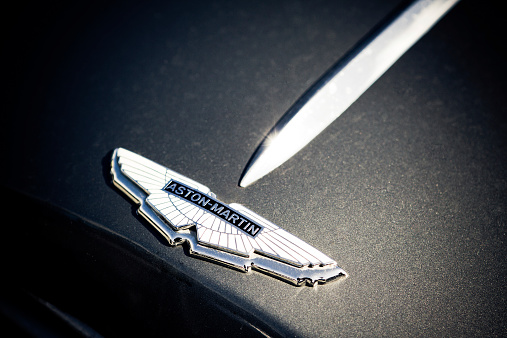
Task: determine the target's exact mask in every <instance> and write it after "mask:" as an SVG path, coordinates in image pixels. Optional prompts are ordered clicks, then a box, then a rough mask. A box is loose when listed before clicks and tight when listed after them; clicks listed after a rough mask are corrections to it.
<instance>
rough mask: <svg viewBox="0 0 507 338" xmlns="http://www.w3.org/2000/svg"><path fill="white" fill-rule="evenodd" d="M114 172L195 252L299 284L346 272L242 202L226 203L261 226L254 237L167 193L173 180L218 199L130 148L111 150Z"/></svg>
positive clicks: (166, 230)
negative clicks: (167, 188)
mask: <svg viewBox="0 0 507 338" xmlns="http://www.w3.org/2000/svg"><path fill="white" fill-rule="evenodd" d="M112 175H113V183H114V184H115V185H116V186H117V187H118V188H120V189H121V190H122V191H123V192H125V193H126V194H127V195H128V196H130V197H131V198H132V199H133V200H134V201H136V202H137V203H139V204H140V205H141V207H140V209H139V214H141V215H142V216H143V217H144V218H145V219H147V220H148V221H149V222H150V223H151V224H152V225H154V226H155V227H156V228H157V230H159V231H160V232H161V233H162V234H163V235H164V236H165V237H166V238H167V239H168V241H169V243H170V244H171V245H175V244H179V243H181V242H183V241H185V240H186V241H188V242H189V244H190V248H191V252H192V253H194V254H196V255H200V256H203V257H206V258H211V259H213V260H216V261H218V262H221V263H224V264H227V265H230V266H232V267H236V268H241V269H242V270H245V271H248V270H250V268H252V267H253V268H255V269H258V270H261V271H264V272H266V273H269V274H272V275H276V276H278V277H281V278H283V279H285V280H289V281H291V282H293V283H294V284H298V285H299V284H301V283H303V282H304V281H307V282H308V283H310V284H313V283H315V282H316V281H319V282H321V283H322V282H325V281H328V280H331V279H334V278H336V277H338V276H344V275H345V272H344V271H343V270H342V269H340V268H339V267H337V266H336V262H335V261H334V260H332V259H331V258H329V257H328V256H326V255H325V254H323V253H322V252H320V251H319V250H317V249H315V248H314V247H312V246H311V245H309V244H307V243H305V242H303V241H302V240H300V239H299V238H297V237H295V236H293V235H292V234H290V233H289V232H287V231H285V230H283V229H281V228H280V227H278V226H277V225H275V224H273V223H271V222H269V221H268V220H266V219H264V218H262V217H261V216H259V215H257V214H256V213H254V212H253V211H251V210H249V209H247V208H246V207H244V206H242V205H240V204H230V205H228V206H227V205H226V206H227V208H228V209H229V210H230V211H231V213H235V214H237V215H242V216H243V217H245V218H246V219H249V220H252V221H253V222H255V223H256V224H258V225H260V226H261V227H262V228H261V230H260V231H259V233H257V234H255V236H252V235H251V234H248V233H246V232H245V231H242V229H241V228H239V227H238V226H237V224H235V223H234V222H231V221H228V220H227V219H226V218H224V217H221V216H219V215H218V214H217V213H213V212H210V211H209V210H206V208H203V207H202V205H199V204H198V203H196V202H192V200H190V199H189V198H188V196H187V199H185V198H183V194H181V196H178V195H177V194H172V193H169V192H168V191H167V190H166V189H165V188H166V187H167V186H168V183H170V182H175V181H176V182H181V183H182V186H186V187H187V188H188V191H192V193H194V195H193V196H196V195H199V198H201V197H202V196H204V197H205V200H206V199H207V200H210V201H216V200H215V199H216V196H215V194H214V193H212V192H211V191H210V189H209V188H208V187H206V186H204V185H202V184H200V183H198V182H196V181H194V180H191V179H189V178H188V177H185V176H183V175H181V174H178V173H177V172H175V171H173V170H170V169H168V168H166V167H164V166H162V165H160V164H157V163H155V162H153V161H150V160H148V159H146V158H144V157H142V156H140V155H137V154H135V153H133V152H131V151H128V150H126V149H123V148H118V149H116V150H115V152H114V154H113V159H112ZM187 195H188V194H187ZM220 203H221V202H220ZM223 205H225V204H223ZM194 229H195V230H194ZM194 231H195V232H194Z"/></svg>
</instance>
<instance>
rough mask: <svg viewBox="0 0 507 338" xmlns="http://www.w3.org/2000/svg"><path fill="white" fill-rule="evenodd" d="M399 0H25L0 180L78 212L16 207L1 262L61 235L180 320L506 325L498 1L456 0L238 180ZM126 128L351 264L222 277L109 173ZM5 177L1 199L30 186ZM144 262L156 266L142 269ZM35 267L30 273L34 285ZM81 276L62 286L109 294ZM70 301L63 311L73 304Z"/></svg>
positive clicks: (386, 328) (277, 326) (296, 330)
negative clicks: (241, 183)
mask: <svg viewBox="0 0 507 338" xmlns="http://www.w3.org/2000/svg"><path fill="white" fill-rule="evenodd" d="M395 5H396V3H395V2H384V1H381V2H370V1H329V2H319V3H318V4H317V3H314V2H302V1H301V2H299V1H288V2H269V3H268V2H259V3H256V4H255V5H253V3H246V4H242V5H241V6H240V4H238V3H237V2H222V1H217V2H213V3H211V2H204V3H200V4H198V5H194V4H192V3H185V4H172V3H152V4H136V3H122V4H121V5H116V6H114V5H107V4H104V3H100V5H99V4H97V5H95V6H94V5H90V4H89V3H87V4H86V5H81V6H80V7H79V6H78V5H77V4H75V3H73V4H70V3H69V4H67V6H70V9H68V10H67V9H65V10H64V9H61V8H60V9H58V8H56V9H55V8H54V7H47V6H46V4H44V6H42V4H41V5H39V7H37V5H35V4H34V7H29V8H26V7H22V8H19V9H18V12H16V11H13V12H12V13H11V14H12V16H13V17H14V18H15V19H16V20H17V21H15V22H16V24H15V25H13V26H10V27H9V29H8V30H6V31H4V33H5V34H7V35H8V38H7V39H6V40H5V51H6V53H5V54H6V55H5V56H6V57H7V62H6V63H5V65H6V70H5V71H6V77H5V79H6V80H5V82H6V83H7V84H9V86H7V88H6V89H5V94H6V95H5V96H6V97H5V101H4V102H5V105H6V110H5V112H6V113H5V115H4V121H3V124H2V126H1V127H0V128H2V133H0V135H1V136H0V137H1V147H2V159H3V165H2V167H1V170H2V171H1V173H2V177H3V178H4V180H3V181H2V183H1V184H2V186H6V187H9V188H12V189H16V190H18V191H22V192H23V193H26V194H28V195H31V196H35V197H36V198H38V199H40V200H42V201H44V203H45V205H52V206H57V207H58V208H62V209H64V210H70V211H72V215H74V216H73V217H74V218H69V221H68V222H53V219H52V218H49V217H47V216H46V215H45V213H42V212H39V211H40V210H39V209H30V210H31V211H32V212H33V210H35V211H36V212H37V214H36V215H33V214H30V212H27V211H30V210H26V209H21V210H22V212H19V213H14V214H16V215H24V216H25V217H19V218H17V219H16V221H14V222H5V224H4V227H3V231H4V235H3V236H2V238H1V239H2V249H6V248H7V249H8V250H6V253H8V254H5V255H2V264H4V265H3V266H11V265H12V263H13V262H17V261H21V258H22V257H27V258H29V259H27V260H24V261H23V262H26V263H27V265H24V266H23V268H24V269H23V271H24V272H25V273H28V272H30V271H31V270H30V269H29V268H30V265H29V263H30V262H31V261H32V259H35V258H38V257H40V256H41V253H42V252H46V251H47V250H51V248H54V247H55V245H54V242H51V241H50V240H52V241H58V240H59V239H62V242H59V243H60V244H61V248H62V250H74V249H75V248H82V250H80V251H79V253H82V256H76V259H75V260H72V261H71V262H72V264H74V265H68V266H66V269H67V270H68V269H70V267H72V266H74V267H76V268H79V267H80V265H79V264H80V263H82V262H83V261H84V262H87V263H88V265H87V267H88V268H87V269H83V270H79V269H78V271H81V274H76V276H77V277H81V278H83V277H86V278H87V279H86V280H87V281H89V280H92V281H93V280H95V278H99V277H100V276H102V277H103V278H106V277H108V276H111V277H114V279H112V280H111V281H110V282H111V284H112V285H115V286H122V285H124V286H126V287H129V289H128V290H139V291H143V292H147V294H149V295H151V296H150V297H148V298H145V297H143V293H139V294H138V293H135V292H132V293H127V296H125V297H121V298H120V299H121V300H122V302H123V303H126V302H127V301H130V302H132V304H136V303H135V301H142V300H144V299H149V300H150V302H147V303H145V304H148V305H149V307H143V308H142V309H143V312H139V313H138V315H139V317H134V315H135V312H132V313H130V315H131V317H129V318H131V320H129V321H126V322H120V323H121V324H122V325H125V326H126V325H129V324H133V323H135V322H136V320H135V318H137V320H138V321H141V320H146V323H147V326H148V327H152V328H155V327H156V328H160V330H162V331H161V332H160V335H164V334H166V335H167V331H171V330H174V329H175V326H172V325H171V326H168V325H167V324H166V323H167V322H169V321H171V320H174V319H175V316H176V315H177V316H176V319H177V320H178V321H179V322H180V325H181V326H184V327H185V329H186V330H187V331H186V332H187V333H190V334H191V333H193V332H197V331H195V327H196V326H197V324H200V325H204V324H205V322H206V320H207V319H209V320H211V321H213V320H214V319H215V318H216V317H207V316H210V315H211V314H214V313H217V312H213V313H209V312H207V311H204V310H202V309H208V307H203V308H201V307H200V306H201V305H202V304H205V303H206V302H211V303H216V304H218V305H219V306H221V308H222V309H225V310H227V309H230V311H231V313H232V314H236V313H245V312H247V313H248V314H249V316H243V317H242V318H247V319H248V320H249V321H250V320H251V321H253V320H254V319H255V320H256V323H257V324H259V323H261V324H263V325H256V326H257V327H261V328H262V330H263V332H266V328H271V331H269V334H271V335H274V336H276V335H277V334H278V335H283V336H328V337H334V336H336V334H337V333H338V334H342V335H344V336H358V335H359V336H361V335H363V336H365V335H372V336H409V335H420V336H456V335H461V336H464V335H468V336H494V335H497V336H501V335H503V334H504V333H505V330H506V324H505V321H504V318H505V314H506V307H505V299H506V297H507V290H506V285H507V263H506V261H505V257H506V256H507V245H506V243H507V238H506V236H507V229H506V219H507V212H506V208H505V206H506V205H507V179H506V172H507V163H506V161H507V160H506V159H507V147H506V146H505V145H506V144H507V143H506V141H507V140H506V135H507V124H506V116H507V115H506V110H505V109H506V108H505V107H507V102H506V100H507V96H506V95H505V93H504V92H505V87H506V86H505V79H507V76H506V75H507V74H506V71H505V55H506V54H505V50H504V49H502V48H505V47H504V46H503V44H501V43H499V41H498V37H499V36H502V35H503V32H502V31H501V30H499V29H501V28H502V27H499V26H495V22H497V20H495V19H501V17H502V15H503V14H502V13H503V12H502V11H500V10H498V8H496V7H495V5H493V4H491V6H484V4H483V3H481V2H479V3H474V2H471V1H466V0H465V1H462V2H461V3H460V4H458V5H457V6H456V7H455V8H454V9H453V10H452V11H451V12H450V13H449V14H448V15H447V16H446V17H445V18H444V19H443V20H441V21H440V22H439V23H438V24H437V25H436V26H435V27H434V29H432V30H431V31H430V32H429V33H428V34H427V35H426V36H425V37H424V38H422V39H421V40H420V41H419V43H418V44H417V45H415V46H414V47H413V48H412V49H411V50H409V51H408V52H407V53H406V54H405V55H404V56H403V57H401V58H400V60H399V61H398V62H397V63H396V64H395V65H393V67H391V69H390V70H389V71H387V72H386V73H385V74H384V76H383V77H382V78H381V79H379V81H377V82H376V83H375V84H374V85H373V86H372V87H371V88H370V90H368V91H367V92H366V93H365V94H364V95H363V96H362V97H361V98H359V99H358V100H357V101H356V102H355V103H354V104H353V105H352V106H351V107H350V108H349V110H348V111H347V112H346V113H344V114H343V115H342V116H341V117H340V123H333V124H331V125H330V127H329V128H328V129H327V130H325V131H324V132H323V133H321V134H320V135H319V136H317V138H315V139H314V141H313V142H312V143H311V144H309V145H308V146H307V147H306V148H305V149H303V151H300V152H299V153H297V154H296V155H295V156H294V157H293V158H291V159H290V160H289V161H287V162H285V163H284V164H283V165H282V166H281V167H280V168H279V169H280V170H277V171H276V172H273V173H272V174H271V175H268V176H266V177H265V178H264V179H263V180H262V182H259V184H256V185H252V186H251V187H250V188H249V189H248V191H245V190H246V189H242V188H239V187H238V186H237V178H238V177H239V175H240V174H241V171H242V169H243V165H244V163H246V161H247V160H248V158H249V156H250V155H251V150H252V148H253V147H255V146H256V145H257V144H259V142H260V141H261V140H262V137H263V135H265V134H266V133H267V132H268V131H269V129H270V128H271V127H272V126H273V125H274V123H275V122H276V121H278V120H279V119H280V118H281V115H282V114H283V112H285V111H286V110H287V109H288V108H289V107H290V105H291V104H292V103H293V102H294V100H296V99H297V98H298V97H300V96H301V95H302V93H304V91H305V90H307V89H308V87H309V86H310V85H311V84H312V83H313V82H315V81H316V80H317V79H318V78H319V77H320V76H321V74H323V73H324V72H325V71H326V70H327V69H328V68H329V67H330V66H331V65H332V64H333V63H334V62H335V60H336V58H337V57H339V56H341V55H343V54H344V53H345V52H346V51H347V50H349V49H350V48H351V47H352V46H353V44H354V43H356V42H357V41H358V39H360V38H361V37H362V36H364V35H365V34H366V33H367V32H368V31H369V30H370V29H371V28H372V27H373V26H374V25H375V24H376V23H377V22H379V21H380V20H381V19H382V18H383V17H385V16H386V15H387V13H388V12H389V11H391V9H392V8H393V7H394V6H395ZM74 6H77V7H74ZM89 6H90V7H89ZM54 11H56V13H54ZM18 13H19V14H18ZM482 13H487V15H485V14H484V15H485V19H482V20H481V19H480V16H481V15H483V14H482ZM498 22H501V20H499V21H498ZM119 144H121V145H122V146H125V147H126V148H129V149H132V150H136V151H138V152H140V153H143V154H150V157H151V158H157V159H158V160H159V161H160V162H162V163H171V164H174V165H173V169H174V170H176V171H178V172H185V174H186V175H188V176H189V177H192V178H193V179H195V180H196V181H198V182H213V186H214V187H217V190H216V191H215V192H216V193H217V195H218V196H220V197H221V198H222V199H224V200H234V201H237V202H240V203H242V204H244V205H248V206H249V207H251V208H252V209H253V210H263V215H264V216H265V217H266V218H268V219H270V220H271V221H273V222H274V223H276V224H282V223H283V224H284V225H285V224H287V226H286V227H285V228H286V229H287V230H288V231H290V232H291V233H293V234H294V235H296V236H298V237H300V238H305V239H306V240H308V242H310V243H312V244H313V245H315V246H316V247H318V248H319V249H320V250H322V251H323V252H326V254H328V255H329V256H331V257H333V258H334V259H336V260H337V261H338V262H340V266H342V267H343V268H344V269H345V270H346V271H347V272H348V273H349V274H350V276H351V277H350V278H347V279H345V280H344V281H343V282H337V283H331V284H328V285H324V286H319V287H318V288H317V289H315V290H314V288H294V287H293V286H291V285H289V284H287V283H283V282H280V281H277V280H275V279H273V278H266V277H265V276H262V275H261V274H252V275H249V276H247V275H245V274H239V273H237V272H236V271H233V270H231V269H228V268H225V267H218V268H219V269H220V274H219V276H218V278H217V274H216V271H217V266H216V265H214V264H210V263H209V262H205V261H201V260H197V259H195V258H192V257H188V256H187V255H185V252H184V250H183V249H180V248H177V249H175V250H168V247H167V245H166V244H165V243H164V241H163V240H162V239H160V238H157V237H156V236H154V232H152V230H151V226H148V225H147V226H146V227H143V226H139V220H137V219H136V218H135V217H133V215H132V214H133V211H134V210H135V209H133V207H132V206H130V205H129V204H128V203H126V201H125V199H124V198H123V197H122V196H121V195H120V194H118V193H117V192H116V191H115V190H114V189H113V188H112V187H111V186H109V185H108V183H107V182H109V180H110V175H109V162H110V154H108V155H107V156H106V155H105V154H106V153H107V152H108V151H112V149H114V148H115V147H116V146H117V145H119ZM203 163H206V165H203ZM3 196H4V197H5V201H4V204H3V205H5V207H6V208H7V210H17V209H14V208H15V207H16V206H18V207H19V205H18V204H19V203H20V202H21V201H23V200H21V199H18V198H17V196H16V195H13V194H4V195H3ZM23 205H29V204H23ZM294 210H297V213H294ZM300 215H304V217H301V216H300ZM28 216H31V217H28ZM32 216H33V217H32ZM37 216H39V217H40V218H37ZM27 219H30V220H34V222H32V221H30V222H26V220H27ZM76 219H82V220H86V222H78V221H76ZM51 224H57V225H58V226H57V225H55V226H53V227H52V228H53V229H55V231H54V233H55V235H54V236H53V237H50V238H48V239H46V240H45V241H44V242H41V241H39V240H38V239H39V237H36V238H35V239H34V240H30V241H28V240H27V238H26V237H23V236H13V235H11V234H12V232H13V229H18V230H19V229H25V231H26V232H27V233H35V234H41V235H44V234H45V231H43V230H46V229H48V228H49V226H50V225H51ZM78 224H82V225H79V226H78ZM90 224H94V225H96V226H97V225H100V227H101V228H102V229H103V230H104V231H102V232H100V233H99V235H96V236H94V238H95V240H96V241H99V242H100V241H102V242H100V243H102V244H103V245H108V246H109V248H110V249H109V251H106V252H108V253H112V254H111V255H109V256H106V257H109V259H104V258H102V257H104V255H105V254H104V253H103V251H102V250H99V249H98V248H99V247H101V246H98V245H97V246H93V245H92V244H90V243H94V242H85V241H81V242H80V241H77V238H84V239H85V240H86V241H88V240H89V238H90V237H91V236H87V234H89V233H90V232H91V230H90V231H87V229H88V228H89V227H90ZM315 224H317V226H315ZM78 229H79V231H78ZM104 232H105V233H107V234H108V235H107V236H106V235H104V234H103V233H104ZM58 234H62V236H58ZM63 234H68V236H63ZM73 234H75V235H74V236H72V235H73ZM41 238H43V237H41ZM64 239H65V240H70V239H72V240H74V241H75V242H74V241H68V242H65V241H63V240H64ZM123 243H128V244H125V245H123ZM35 244H37V246H35ZM36 249H37V250H36ZM39 249H40V250H41V251H39ZM65 252H67V251H64V252H63V253H62V256H63V255H65ZM72 257H74V256H72ZM111 257H115V260H114V261H111V260H110V258H111ZM78 258H79V259H78ZM37 262H38V261H37ZM7 263H9V264H7ZM41 263H44V264H46V266H49V263H51V262H50V261H46V262H41ZM44 264H42V265H38V267H39V268H38V269H37V270H33V271H40V269H43V268H44V266H45V265H44ZM139 265H140V266H150V267H151V268H150V269H148V270H144V271H147V272H146V273H145V274H138V273H136V270H132V267H133V266H139ZM102 266H103V267H104V268H103V269H99V267H102ZM36 267H37V266H35V267H34V268H36ZM64 267H65V266H64ZM142 271H143V270H142ZM94 273H95V274H96V275H94ZM101 273H102V274H101ZM4 276H7V277H8V278H9V279H12V280H14V281H17V280H16V277H17V276H16V275H15V274H5V275H4ZM43 276H44V275H43V274H35V275H31V278H30V279H25V280H23V282H24V283H26V284H27V285H29V286H33V287H34V289H36V290H37V289H39V288H40V286H41V285H45V284H44V282H45V279H44V278H43ZM149 276H153V278H155V277H156V279H154V280H153V281H152V282H153V284H151V285H150V284H147V283H148V282H149V281H150V279H149V278H148V277H149ZM352 276H353V277H352ZM71 281H72V282H73V283H75V282H76V281H79V278H76V279H75V280H71ZM156 281H158V282H156ZM69 285H72V284H69ZM90 288H91V289H86V288H83V289H80V290H79V291H80V293H78V292H76V290H75V289H71V290H70V291H67V292H69V294H68V296H71V295H73V296H82V295H94V293H96V292H98V291H99V289H97V288H96V285H95V284H91V285H90ZM59 290H60V291H61V292H64V290H67V289H65V288H63V287H62V288H59ZM107 290H109V291H110V293H111V296H114V295H118V294H120V295H122V294H121V293H120V292H121V289H120V288H110V289H107ZM93 291H94V292H93ZM175 295H178V297H177V296H175ZM64 296H66V294H64ZM145 296H146V295H145ZM78 299H79V300H86V297H79V298H78ZM167 300H171V301H174V302H175V303H174V304H177V305H171V304H173V303H172V302H170V301H167ZM51 303H52V304H54V305H55V306H59V304H58V303H56V302H51ZM123 303H122V304H123ZM80 304H81V302H76V303H75V304H74V305H75V307H74V308H72V307H70V308H68V309H67V310H68V311H67V313H70V314H71V315H76V314H81V313H82V312H83V311H84V309H83V308H79V305H80ZM231 304H232V305H234V307H232V306H230V305H231ZM218 305H217V306H218ZM212 309H214V310H215V311H218V310H217V307H213V308H212ZM237 309H241V311H243V312H241V311H239V310H237ZM201 310H202V311H201ZM225 310H221V311H225ZM90 313H91V314H93V312H90ZM112 314H114V313H113V312H111V313H110V315H112ZM77 317H79V316H77ZM112 323H117V322H116V321H113V322H112ZM203 323H204V324H203ZM113 327H114V326H113ZM227 328H229V326H227ZM213 329H216V326H213ZM163 330H167V331H163ZM99 332H100V331H99ZM151 332H152V331H151ZM207 332H211V331H207ZM220 333H224V332H220ZM259 334H260V333H259Z"/></svg>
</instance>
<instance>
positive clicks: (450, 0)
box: [239, 0, 459, 187]
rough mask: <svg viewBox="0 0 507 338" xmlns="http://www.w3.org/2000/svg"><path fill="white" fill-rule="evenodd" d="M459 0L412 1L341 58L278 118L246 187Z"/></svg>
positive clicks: (346, 103) (352, 97)
mask: <svg viewBox="0 0 507 338" xmlns="http://www.w3.org/2000/svg"><path fill="white" fill-rule="evenodd" d="M458 1H459V0H419V1H414V2H413V3H412V4H410V5H409V6H408V7H406V8H405V9H404V10H403V11H401V12H400V13H399V14H398V15H397V16H395V17H394V19H392V20H390V21H388V22H387V24H385V25H382V26H381V27H380V28H378V29H376V30H375V31H374V32H373V33H372V34H370V35H368V36H367V37H366V38H365V39H364V40H362V42H361V43H359V44H358V45H357V46H356V47H355V48H353V49H352V50H351V51H350V52H349V53H348V54H347V55H346V56H345V57H344V58H342V59H340V60H339V61H338V62H337V63H336V64H335V65H334V66H333V67H332V68H331V69H330V70H329V71H328V72H327V73H326V74H324V76H323V77H322V78H321V79H320V80H319V81H317V83H315V84H314V85H313V86H312V87H311V88H310V89H309V90H308V91H307V92H306V93H305V94H304V95H303V96H302V97H301V98H300V99H299V100H298V101H297V102H296V103H295V104H294V105H293V106H292V107H291V108H290V109H289V111H287V113H286V114H285V115H284V116H283V117H282V118H281V119H280V121H279V122H278V123H277V124H276V125H275V126H274V127H273V129H271V131H270V132H269V133H268V135H267V136H266V137H265V138H264V140H263V141H262V143H261V144H260V145H259V147H258V148H257V149H256V151H255V152H254V154H253V156H252V158H251V159H250V161H249V163H248V164H247V166H246V169H245V171H244V172H243V175H242V178H241V179H240V183H239V185H240V186H242V187H246V186H248V185H250V184H252V183H253V182H255V181H256V180H258V179H259V178H261V177H263V176H264V175H266V174H267V173H269V172H271V171H272V170H274V169H275V168H277V167H278V166H279V165H281V164H282V163H284V162H285V161H287V160H288V159H289V158H291V157H292V156H293V155H294V154H295V153H297V152H298V151H299V150H301V149H302V148H303V147H304V146H306V145H307V144H308V143H309V142H310V141H311V140H312V139H313V138H315V137H316V136H317V135H318V134H319V133H320V132H322V131H323V130H324V129H325V128H326V127H327V126H328V125H329V124H331V123H332V122H333V121H334V120H335V119H336V118H338V117H339V116H340V115H341V114H342V113H343V112H344V111H345V110H346V109H347V108H348V107H349V106H350V105H352V103H354V102H355V101H356V100H357V99H358V98H359V97H360V96H361V95H362V94H363V93H364V92H365V91H366V90H367V89H368V88H369V87H370V86H371V85H372V84H373V83H374V82H375V81H376V80H377V79H378V78H379V77H380V76H382V74H384V72H386V71H387V70H388V69H389V67H391V66H392V65H393V64H394V63H395V62H396V61H397V60H398V59H399V58H400V57H401V56H402V55H403V54H404V53H405V52H406V51H407V50H408V49H409V48H410V47H411V46H412V45H413V44H415V43H416V42H417V41H418V40H419V39H420V38H421V37H422V36H423V35H424V34H425V33H426V32H427V31H428V30H429V29H430V28H431V27H432V26H433V25H434V24H435V23H436V22H437V21H438V20H439V19H440V18H442V17H443V16H444V15H445V14H446V13H447V12H448V11H449V10H450V9H451V8H452V7H453V6H454V5H455V4H456V3H457V2H458Z"/></svg>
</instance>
